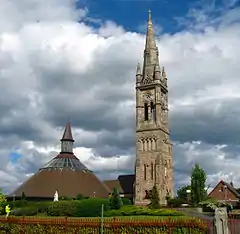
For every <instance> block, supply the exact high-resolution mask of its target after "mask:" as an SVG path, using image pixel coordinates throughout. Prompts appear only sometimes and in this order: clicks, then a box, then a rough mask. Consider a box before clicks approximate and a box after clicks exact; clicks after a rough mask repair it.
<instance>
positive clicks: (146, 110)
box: [144, 102, 148, 121]
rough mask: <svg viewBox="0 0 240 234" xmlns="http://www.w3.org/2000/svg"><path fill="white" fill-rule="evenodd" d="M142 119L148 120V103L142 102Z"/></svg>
mask: <svg viewBox="0 0 240 234" xmlns="http://www.w3.org/2000/svg"><path fill="white" fill-rule="evenodd" d="M144 120H145V121H148V104H147V103H146V102H145V103H144Z"/></svg>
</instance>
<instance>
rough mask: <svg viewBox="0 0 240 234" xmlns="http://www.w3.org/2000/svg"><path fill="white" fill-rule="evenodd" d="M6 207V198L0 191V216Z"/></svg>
mask: <svg viewBox="0 0 240 234" xmlns="http://www.w3.org/2000/svg"><path fill="white" fill-rule="evenodd" d="M6 205H7V198H6V196H5V194H4V193H3V192H2V190H1V189H0V215H1V214H4V213H5V207H6Z"/></svg>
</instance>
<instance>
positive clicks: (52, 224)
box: [0, 218, 207, 234]
mask: <svg viewBox="0 0 240 234" xmlns="http://www.w3.org/2000/svg"><path fill="white" fill-rule="evenodd" d="M103 228H104V233H105V234H112V233H114V234H120V233H137V232H141V233H150V234H151V233H162V232H165V231H169V230H170V229H171V233H172V234H174V233H176V234H177V233H192V234H195V233H196V234H197V233H206V229H207V224H206V223H205V222H203V221H200V220H198V219H179V220H176V219H170V218H169V219H167V220H158V219H156V220H151V221H148V222H147V221H145V222H144V221H141V220H131V219H129V220H127V219H125V220H123V219H118V218H114V219H109V220H108V219H105V220H104V223H103ZM100 229H101V222H100V219H79V220H78V219H68V218H58V219H56V218H52V219H51V218H45V219H43V218H36V219H33V218H9V219H5V218H1V219H0V230H6V231H8V233H11V234H15V233H22V232H25V233H46V234H49V233H59V234H61V233H64V234H65V233H84V234H85V233H88V234H94V233H99V230H100Z"/></svg>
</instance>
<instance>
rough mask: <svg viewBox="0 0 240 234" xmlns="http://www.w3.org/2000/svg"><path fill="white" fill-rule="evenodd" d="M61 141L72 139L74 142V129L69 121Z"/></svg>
mask: <svg viewBox="0 0 240 234" xmlns="http://www.w3.org/2000/svg"><path fill="white" fill-rule="evenodd" d="M61 141H72V142H74V140H73V136H72V129H71V125H70V122H69V121H68V122H67V124H66V126H65V129H64V132H63V136H62V139H61Z"/></svg>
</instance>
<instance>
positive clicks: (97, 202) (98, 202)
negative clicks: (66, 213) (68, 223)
mask: <svg viewBox="0 0 240 234" xmlns="http://www.w3.org/2000/svg"><path fill="white" fill-rule="evenodd" d="M102 204H103V205H104V211H108V210H109V209H110V207H109V201H108V199H99V198H89V199H86V200H82V201H80V202H79V203H78V204H77V211H76V216H78V217H100V216H101V210H102Z"/></svg>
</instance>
